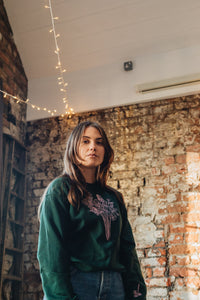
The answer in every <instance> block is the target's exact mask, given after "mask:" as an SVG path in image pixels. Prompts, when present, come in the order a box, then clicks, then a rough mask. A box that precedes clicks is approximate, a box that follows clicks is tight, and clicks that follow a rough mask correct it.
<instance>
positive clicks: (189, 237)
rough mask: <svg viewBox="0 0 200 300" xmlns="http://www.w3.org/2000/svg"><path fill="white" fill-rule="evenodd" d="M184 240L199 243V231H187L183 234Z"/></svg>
mask: <svg viewBox="0 0 200 300" xmlns="http://www.w3.org/2000/svg"><path fill="white" fill-rule="evenodd" d="M185 241H186V243H191V244H193V243H199V233H195V232H187V233H186V234H185Z"/></svg>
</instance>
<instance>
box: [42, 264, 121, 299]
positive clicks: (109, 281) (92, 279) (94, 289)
mask: <svg viewBox="0 0 200 300" xmlns="http://www.w3.org/2000/svg"><path fill="white" fill-rule="evenodd" d="M71 284H72V287H73V290H74V292H75V294H76V295H77V296H78V299H79V300H124V298H125V295H124V286H123V282H122V277H121V274H120V273H118V272H113V271H101V272H82V271H79V270H78V269H76V268H72V269H71ZM45 299H46V297H44V298H43V300H45Z"/></svg>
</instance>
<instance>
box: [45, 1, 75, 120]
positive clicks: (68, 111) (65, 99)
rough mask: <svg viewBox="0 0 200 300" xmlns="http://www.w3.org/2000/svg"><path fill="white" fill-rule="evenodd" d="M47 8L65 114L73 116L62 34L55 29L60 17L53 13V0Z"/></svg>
mask: <svg viewBox="0 0 200 300" xmlns="http://www.w3.org/2000/svg"><path fill="white" fill-rule="evenodd" d="M45 8H48V9H49V10H50V16H51V23H52V28H51V29H50V30H49V32H50V33H53V35H54V41H55V48H56V49H55V54H56V55H57V65H56V69H58V71H59V77H58V84H59V85H60V91H61V92H63V98H62V101H63V103H64V104H65V114H67V115H68V116H69V117H71V115H72V114H74V110H73V108H71V107H69V103H68V97H67V89H66V87H67V86H68V83H67V82H65V80H64V76H63V73H65V72H66V69H64V68H63V67H62V64H61V57H60V48H59V46H58V38H59V37H60V34H57V33H56V29H55V20H58V19H59V18H58V17H54V15H53V9H52V4H51V0H49V5H45ZM61 116H64V115H63V114H62V115H61Z"/></svg>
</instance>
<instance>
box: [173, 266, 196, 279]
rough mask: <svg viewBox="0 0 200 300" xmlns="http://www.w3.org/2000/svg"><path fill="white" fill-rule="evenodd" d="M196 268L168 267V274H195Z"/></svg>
mask: <svg viewBox="0 0 200 300" xmlns="http://www.w3.org/2000/svg"><path fill="white" fill-rule="evenodd" d="M196 274H197V272H196V270H193V269H191V268H186V267H171V268H170V276H175V277H179V276H180V277H187V276H196Z"/></svg>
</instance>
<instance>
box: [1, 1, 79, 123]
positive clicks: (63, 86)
mask: <svg viewBox="0 0 200 300" xmlns="http://www.w3.org/2000/svg"><path fill="white" fill-rule="evenodd" d="M45 8H49V9H50V15H51V21H52V29H51V30H50V32H53V34H54V41H55V46H56V50H55V53H56V54H57V58H58V64H57V66H56V69H59V71H60V76H59V77H58V84H59V85H61V88H60V91H61V92H63V93H64V96H63V98H62V100H63V103H64V104H65V114H61V116H62V117H64V115H68V117H69V118H71V116H72V115H73V114H74V110H73V108H71V107H69V104H68V99H67V90H66V87H67V85H68V84H67V83H66V82H65V80H64V76H63V73H65V72H66V70H65V69H63V68H62V64H61V59H60V53H59V51H60V49H59V47H58V42H57V38H58V37H60V34H56V30H55V22H54V20H58V17H54V16H53V10H52V5H51V0H49V6H47V5H45ZM0 93H2V94H3V98H5V99H7V100H9V99H10V98H11V99H12V100H14V101H16V103H26V104H27V105H29V106H31V108H33V109H35V110H38V111H46V112H47V113H49V114H51V115H52V116H54V115H55V113H56V112H57V110H56V109H53V110H52V109H48V108H46V107H41V106H38V105H35V104H32V103H31V101H30V99H26V100H23V99H21V98H19V97H18V96H14V95H11V94H9V93H8V92H6V91H4V90H1V89H0Z"/></svg>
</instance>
